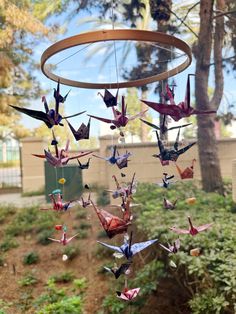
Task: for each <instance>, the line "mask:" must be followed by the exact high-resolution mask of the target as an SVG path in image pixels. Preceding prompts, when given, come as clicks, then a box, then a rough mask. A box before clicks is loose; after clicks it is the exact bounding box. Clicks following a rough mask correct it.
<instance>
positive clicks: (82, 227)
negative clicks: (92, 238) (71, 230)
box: [79, 222, 92, 230]
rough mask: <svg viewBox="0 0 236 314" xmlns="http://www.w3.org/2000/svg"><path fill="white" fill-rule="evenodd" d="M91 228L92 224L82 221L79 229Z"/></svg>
mask: <svg viewBox="0 0 236 314" xmlns="http://www.w3.org/2000/svg"><path fill="white" fill-rule="evenodd" d="M90 228H92V225H91V224H89V223H87V222H82V223H81V224H80V225H79V229H82V230H86V229H90Z"/></svg>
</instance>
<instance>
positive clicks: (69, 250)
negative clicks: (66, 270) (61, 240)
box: [63, 245, 80, 260]
mask: <svg viewBox="0 0 236 314" xmlns="http://www.w3.org/2000/svg"><path fill="white" fill-rule="evenodd" d="M63 254H65V255H67V256H68V259H69V260H73V259H74V258H76V257H77V256H79V255H80V249H79V246H74V245H70V246H66V247H65V248H64V250H63Z"/></svg>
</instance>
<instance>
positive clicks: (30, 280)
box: [18, 273, 38, 287]
mask: <svg viewBox="0 0 236 314" xmlns="http://www.w3.org/2000/svg"><path fill="white" fill-rule="evenodd" d="M18 283H19V285H20V286H21V287H28V286H33V285H36V284H37V283H38V279H37V278H36V277H35V275H34V274H32V273H26V274H25V276H24V277H23V278H21V279H20V280H19V281H18Z"/></svg>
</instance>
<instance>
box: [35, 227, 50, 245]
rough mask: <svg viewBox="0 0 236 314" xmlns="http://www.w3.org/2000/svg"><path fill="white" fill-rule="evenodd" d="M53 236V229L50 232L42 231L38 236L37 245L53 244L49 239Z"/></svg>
mask: <svg viewBox="0 0 236 314" xmlns="http://www.w3.org/2000/svg"><path fill="white" fill-rule="evenodd" d="M52 236H53V229H50V230H43V231H41V232H40V233H39V234H38V236H37V243H39V244H42V245H48V244H51V243H52V241H51V240H49V239H48V238H50V237H52Z"/></svg>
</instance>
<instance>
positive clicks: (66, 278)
mask: <svg viewBox="0 0 236 314" xmlns="http://www.w3.org/2000/svg"><path fill="white" fill-rule="evenodd" d="M74 278H75V276H74V274H73V273H72V272H64V273H61V274H57V275H54V276H52V277H51V279H52V280H53V281H54V282H56V283H68V282H72V280H73V279H74Z"/></svg>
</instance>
